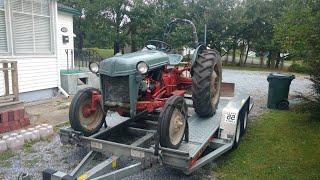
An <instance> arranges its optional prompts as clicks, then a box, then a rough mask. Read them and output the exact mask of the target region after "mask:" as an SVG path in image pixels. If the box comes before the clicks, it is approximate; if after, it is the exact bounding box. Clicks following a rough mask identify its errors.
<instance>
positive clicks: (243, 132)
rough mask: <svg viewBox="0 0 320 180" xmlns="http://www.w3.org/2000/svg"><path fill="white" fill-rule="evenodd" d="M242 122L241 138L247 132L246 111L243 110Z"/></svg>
mask: <svg viewBox="0 0 320 180" xmlns="http://www.w3.org/2000/svg"><path fill="white" fill-rule="evenodd" d="M241 116H242V121H241V136H243V135H244V134H245V133H246V131H247V126H248V111H247V110H243V112H242V115H241Z"/></svg>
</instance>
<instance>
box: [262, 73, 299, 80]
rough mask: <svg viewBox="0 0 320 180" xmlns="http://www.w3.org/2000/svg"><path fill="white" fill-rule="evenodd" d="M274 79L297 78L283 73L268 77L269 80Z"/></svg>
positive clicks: (272, 74)
mask: <svg viewBox="0 0 320 180" xmlns="http://www.w3.org/2000/svg"><path fill="white" fill-rule="evenodd" d="M273 78H276V79H288V80H293V79H294V78H295V76H294V75H292V74H283V73H279V72H276V73H270V74H269V76H268V80H269V79H273Z"/></svg>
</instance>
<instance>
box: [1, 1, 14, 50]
mask: <svg viewBox="0 0 320 180" xmlns="http://www.w3.org/2000/svg"><path fill="white" fill-rule="evenodd" d="M0 11H4V24H5V31H6V37H7V38H6V40H7V51H0V55H1V56H2V55H10V54H11V52H12V49H11V42H10V38H11V31H10V23H9V22H10V20H9V18H10V17H9V16H10V14H9V12H8V11H9V10H8V4H7V0H4V1H3V9H1V8H0Z"/></svg>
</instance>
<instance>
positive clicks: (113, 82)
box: [101, 75, 130, 103]
mask: <svg viewBox="0 0 320 180" xmlns="http://www.w3.org/2000/svg"><path fill="white" fill-rule="evenodd" d="M101 77H102V90H103V92H104V100H105V101H110V102H121V103H129V102H130V100H129V76H118V77H110V76H106V75H101Z"/></svg>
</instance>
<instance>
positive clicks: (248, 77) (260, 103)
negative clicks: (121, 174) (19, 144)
mask: <svg viewBox="0 0 320 180" xmlns="http://www.w3.org/2000/svg"><path fill="white" fill-rule="evenodd" d="M268 74H269V72H258V71H240V70H224V71H223V81H225V82H234V83H236V91H237V92H242V93H247V94H249V95H250V96H252V98H253V99H254V101H255V106H254V109H253V111H252V112H251V119H254V118H253V117H255V116H259V115H260V114H261V113H262V112H263V111H265V110H266V101H267V89H268V82H267V80H266V79H267V76H268ZM310 86H311V82H310V81H309V80H308V79H307V77H306V76H301V75H297V76H296V79H295V80H294V81H293V82H292V85H291V90H290V96H291V97H292V96H294V95H295V94H298V93H310ZM84 156H85V151H83V150H81V149H79V148H75V147H72V146H62V145H61V144H60V141H59V137H58V136H55V137H54V138H53V139H52V140H51V141H50V142H48V141H42V142H38V143H35V144H34V145H33V146H32V148H31V149H29V150H21V151H18V152H17V153H16V155H15V156H13V157H11V158H9V159H8V160H6V161H2V162H0V179H14V178H16V176H17V175H18V174H19V173H20V172H21V171H24V172H28V173H30V174H31V175H32V176H33V177H34V179H40V177H41V171H42V170H43V169H44V168H47V167H51V168H53V169H57V170H60V171H66V170H67V171H68V172H70V170H71V169H72V168H74V167H75V164H76V163H78V162H79V161H80V160H81V158H82V157H84ZM125 161H126V162H128V161H127V160H125ZM215 166H216V164H215V163H210V164H209V165H207V166H205V167H204V168H202V169H201V170H199V171H197V172H195V173H194V174H193V175H192V176H185V175H183V174H181V172H179V171H177V170H173V169H169V168H164V167H162V166H156V167H153V168H151V169H148V170H145V171H143V172H141V173H138V174H136V175H134V176H130V177H128V178H126V179H153V180H155V179H159V180H165V179H180V180H181V179H199V178H205V179H207V178H208V179H211V178H214V175H212V174H211V172H212V169H213V168H214V167H215Z"/></svg>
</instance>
